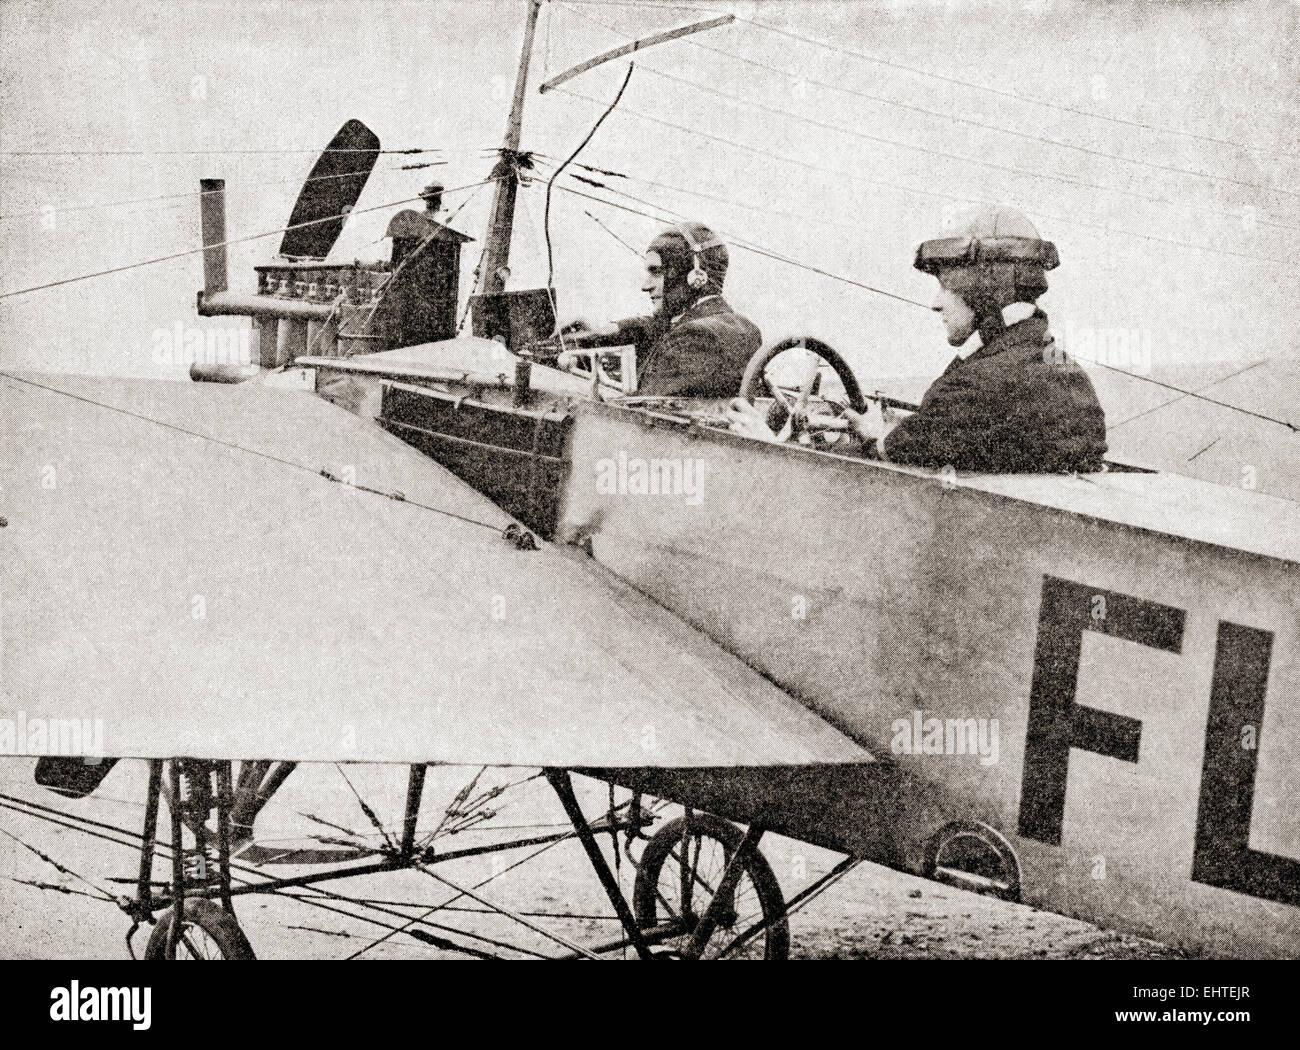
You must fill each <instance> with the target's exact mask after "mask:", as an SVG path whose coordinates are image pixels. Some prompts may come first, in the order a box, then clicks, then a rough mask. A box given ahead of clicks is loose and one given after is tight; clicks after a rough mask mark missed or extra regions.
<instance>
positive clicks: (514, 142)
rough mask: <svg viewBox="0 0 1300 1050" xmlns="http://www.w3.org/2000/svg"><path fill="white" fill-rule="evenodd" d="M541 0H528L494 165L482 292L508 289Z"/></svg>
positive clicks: (483, 260)
mask: <svg viewBox="0 0 1300 1050" xmlns="http://www.w3.org/2000/svg"><path fill="white" fill-rule="evenodd" d="M541 7H542V0H528V20H527V22H526V23H525V25H524V49H523V53H522V54H521V55H520V56H519V72H518V74H517V75H516V76H515V96H514V101H513V102H512V103H511V105H510V119H509V122H508V123H507V124H506V137H505V142H504V143H503V144H502V146H501V156H500V159H499V160H498V161H497V162H496V166H495V167H493V169H492V178H494V179H498V180H499V181H498V182H497V184H496V195H495V197H494V198H493V201H492V218H491V219H490V220H489V222H488V235H487V242H486V244H485V245H484V248H483V259H482V261H481V262H480V264H479V265H480V266H481V267H482V274H483V292H484V293H485V294H488V295H494V294H496V293H498V292H503V291H505V279H504V275H503V274H502V272H501V271H502V270H503V269H504V268H505V267H507V266H509V264H510V237H511V234H512V233H513V231H514V221H515V195H516V193H517V192H518V189H519V169H518V167H517V157H518V154H519V140H520V136H521V134H522V132H523V122H524V93H525V91H526V90H527V88H528V65H529V61H530V59H531V58H532V52H533V34H534V32H535V31H536V29H537V13H538V11H540V10H541Z"/></svg>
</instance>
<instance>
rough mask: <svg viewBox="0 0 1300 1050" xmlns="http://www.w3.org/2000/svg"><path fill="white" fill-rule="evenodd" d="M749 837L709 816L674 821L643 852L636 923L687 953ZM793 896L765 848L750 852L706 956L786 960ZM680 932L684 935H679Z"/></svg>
mask: <svg viewBox="0 0 1300 1050" xmlns="http://www.w3.org/2000/svg"><path fill="white" fill-rule="evenodd" d="M743 837H744V835H743V833H742V832H741V830H740V828H738V827H736V825H734V824H732V823H730V822H728V821H725V820H722V819H721V818H719V817H715V816H712V815H710V814H708V813H692V814H691V815H690V817H689V821H688V819H687V818H683V817H678V818H677V819H676V820H670V821H669V822H668V823H667V824H665V825H664V826H663V827H662V828H660V829H659V831H658V832H656V833H655V835H654V836H653V837H652V838H651V839H650V842H649V844H648V845H647V846H646V848H645V852H644V853H643V854H642V855H641V863H640V866H639V867H638V868H637V874H636V885H635V886H634V888H633V894H632V896H633V902H632V903H633V910H634V912H635V915H636V920H637V922H638V923H639V924H640V926H641V928H642V929H644V930H646V931H647V933H650V932H652V931H658V932H660V933H665V932H666V933H667V934H668V936H665V937H662V938H659V937H656V938H655V941H656V943H657V945H658V948H657V950H658V951H659V952H662V953H664V954H666V955H668V956H669V957H671V956H672V955H674V954H676V953H678V952H680V951H681V950H682V949H684V948H685V947H686V945H687V943H688V942H689V941H690V939H691V934H692V932H693V931H694V930H695V927H696V926H697V925H698V924H699V921H700V918H701V917H702V916H703V915H704V913H705V912H706V911H707V910H708V907H709V904H710V902H711V901H712V900H713V896H714V890H715V888H716V887H717V886H718V883H719V882H720V881H721V879H722V873H723V872H724V871H725V870H726V867H727V863H728V862H729V861H730V860H731V857H732V855H733V854H734V853H735V852H736V850H737V849H738V848H739V846H740V842H741V839H742V838H743ZM784 913H785V898H784V897H783V896H782V895H781V886H780V884H779V883H778V882H777V881H776V876H775V875H774V874H773V873H772V868H771V867H770V866H769V865H768V863H767V861H766V860H764V859H763V856H762V854H760V853H758V852H757V851H755V852H752V853H751V854H750V855H749V859H748V861H747V863H746V864H745V867H744V871H743V873H742V874H741V876H740V881H739V882H738V883H737V885H736V888H735V890H734V892H733V893H732V894H731V898H730V900H728V901H727V902H726V907H725V908H724V910H723V915H722V918H721V920H720V921H719V923H718V927H717V929H716V930H715V931H714V933H713V936H712V937H711V938H710V939H709V941H708V943H707V944H706V945H705V947H704V952H703V954H702V956H701V958H704V959H717V958H727V959H784V958H786V957H787V956H788V955H789V954H790V925H789V922H788V920H787V919H786V918H785V914H784ZM757 923H763V924H764V926H763V928H762V929H761V930H760V931H759V932H758V933H756V934H754V935H753V937H751V938H750V939H749V940H747V941H746V942H745V943H744V944H743V945H739V946H737V945H736V941H737V939H738V938H739V937H740V936H741V935H742V934H744V933H745V932H746V931H748V930H749V929H750V928H751V927H752V926H754V925H755V924H757ZM674 931H676V932H674Z"/></svg>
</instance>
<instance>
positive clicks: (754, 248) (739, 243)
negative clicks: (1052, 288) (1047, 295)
mask: <svg viewBox="0 0 1300 1050" xmlns="http://www.w3.org/2000/svg"><path fill="white" fill-rule="evenodd" d="M560 188H561V189H562V190H564V191H565V192H567V193H571V194H574V195H576V196H579V197H585V198H586V199H587V200H592V201H596V202H597V203H600V204H605V205H607V206H608V207H611V208H618V209H620V210H622V211H627V212H631V213H633V214H634V215H640V216H642V217H644V218H648V219H653V220H655V221H656V222H666V223H671V222H672V220H671V219H669V218H664V217H663V216H662V215H653V214H651V213H649V212H645V211H639V210H638V209H636V208H631V207H628V206H626V205H623V204H618V203H617V202H615V201H610V200H604V199H603V198H601V197H596V196H593V195H592V194H589V193H583V192H581V191H580V190H575V189H571V188H569V187H567V186H562V187H560ZM613 192H618V191H613ZM623 196H627V197H629V198H631V199H633V200H636V199H637V198H632V197H631V195H630V194H623ZM641 203H644V204H646V205H647V206H648V207H652V208H655V207H659V208H660V210H662V211H665V212H668V214H669V215H679V216H680V214H681V213H679V212H673V211H672V210H671V209H668V208H662V207H661V206H659V205H656V204H653V203H651V202H648V201H642V202H641ZM718 232H719V233H721V234H723V235H724V236H727V237H729V238H731V243H733V244H734V245H735V246H736V247H737V248H740V249H741V250H742V251H748V252H752V253H753V254H755V255H764V256H767V257H768V258H771V259H774V260H776V261H778V262H783V263H787V264H789V265H791V266H797V267H799V268H800V269H804V270H808V271H810V272H812V273H817V274H820V275H821V276H823V277H828V278H830V279H831V280H835V281H840V282H842V283H844V284H849V285H853V286H855V287H858V288H862V289H865V290H866V291H870V292H875V293H876V294H877V295H884V296H888V297H889V298H891V299H897V300H898V301H899V302H904V303H910V304H911V305H912V306H919V307H920V308H921V309H923V310H929V309H930V307H928V306H927V305H926V304H925V303H921V302H918V301H917V300H915V299H908V298H907V297H906V296H902V295H896V294H894V293H893V292H887V291H885V290H884V289H881V288H875V287H872V286H871V285H867V284H863V283H862V282H860V281H855V280H853V279H852V278H849V277H845V276H843V275H842V274H837V273H833V272H832V271H830V270H823V269H821V268H819V267H816V266H811V265H809V264H808V263H803V262H800V261H798V260H796V259H791V258H789V257H786V256H781V255H779V254H777V253H775V252H771V251H768V250H766V249H763V248H760V247H757V246H753V245H749V244H746V243H744V242H742V241H740V240H737V239H735V238H734V237H733V236H732V235H730V234H727V232H726V231H725V230H721V231H718ZM1093 363H1094V364H1097V365H1099V366H1100V367H1102V368H1105V369H1107V370H1108V371H1111V372H1116V373H1118V374H1119V375H1122V376H1128V377H1130V378H1131V379H1137V380H1140V381H1142V382H1145V383H1152V384H1154V385H1156V386H1159V387H1163V388H1164V389H1166V390H1172V391H1174V392H1175V393H1178V394H1180V395H1182V396H1183V397H1192V398H1196V399H1198V400H1201V401H1206V402H1208V403H1209V404H1212V405H1217V406H1219V407H1220V408H1226V409H1229V410H1231V411H1233V412H1240V413H1242V414H1243V415H1247V416H1251V417H1253V418H1255V419H1262V420H1264V421H1266V422H1269V423H1277V424H1279V425H1280V426H1284V427H1286V428H1287V429H1288V430H1290V431H1291V432H1292V433H1300V427H1298V426H1297V425H1296V424H1294V423H1291V422H1288V421H1287V420H1285V419H1280V418H1278V417H1276V416H1269V415H1265V414H1263V413H1261V412H1254V411H1252V410H1251V409H1248V408H1242V407H1241V406H1240V405H1231V404H1228V402H1226V401H1218V400H1216V399H1215V398H1212V397H1206V396H1205V395H1203V394H1200V393H1198V392H1197V391H1195V390H1184V389H1183V388H1182V387H1178V386H1174V385H1172V384H1170V383H1165V382H1162V381H1160V380H1158V379H1153V378H1151V377H1150V376H1144V375H1139V374H1138V373H1136V372H1128V371H1125V370H1124V369H1122V368H1116V367H1114V366H1113V365H1107V364H1103V363H1102V362H1100V361H1097V362H1093ZM1243 371H1244V369H1243ZM1224 378H1230V377H1226V376H1225V377H1224ZM1175 400H1176V399H1175Z"/></svg>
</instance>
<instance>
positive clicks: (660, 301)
mask: <svg viewBox="0 0 1300 1050" xmlns="http://www.w3.org/2000/svg"><path fill="white" fill-rule="evenodd" d="M645 274H646V276H645V282H644V283H643V284H642V285H641V291H643V292H645V293H646V294H647V295H649V296H650V302H651V303H652V304H653V305H654V312H655V313H656V314H659V313H663V312H664V309H665V308H664V264H663V260H662V259H661V258H660V257H659V253H658V252H646V253H645Z"/></svg>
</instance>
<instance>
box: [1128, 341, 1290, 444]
mask: <svg viewBox="0 0 1300 1050" xmlns="http://www.w3.org/2000/svg"><path fill="white" fill-rule="evenodd" d="M1268 360H1269V359H1268V358H1267V357H1266V358H1264V359H1263V360H1261V361H1256V362H1255V363H1254V364H1253V365H1247V366H1246V367H1245V368H1238V369H1237V370H1236V371H1235V372H1229V373H1228V374H1227V375H1226V376H1222V377H1221V378H1219V379H1216V380H1214V382H1212V383H1206V384H1205V386H1202V387H1197V388H1196V392H1197V393H1198V394H1200V393H1203V392H1205V391H1206V390H1209V389H1210V388H1211V387H1216V386H1218V385H1219V384H1220V383H1226V382H1227V381H1228V380H1229V379H1234V378H1236V377H1237V376H1239V375H1242V374H1244V373H1246V372H1249V371H1251V370H1252V369H1255V368H1258V367H1259V366H1260V365H1264V364H1268ZM1183 396H1184V395H1182V394H1180V395H1179V396H1178V397H1171V398H1170V399H1169V400H1168V401H1161V402H1160V404H1158V405H1153V406H1151V407H1150V408H1144V409H1143V410H1142V411H1141V412H1135V413H1134V414H1133V415H1131V416H1126V417H1125V418H1124V419H1121V420H1120V421H1119V422H1118V423H1112V424H1111V425H1110V426H1108V427H1107V428H1106V429H1107V430H1118V429H1119V428H1120V427H1122V426H1123V425H1124V424H1125V423H1132V422H1133V420H1135V419H1141V418H1142V417H1143V416H1149V415H1151V413H1152V412H1159V411H1160V410H1161V409H1162V408H1165V407H1167V406H1169V405H1172V404H1173V403H1174V402H1175V401H1181V400H1182V399H1183ZM1202 451H1204V449H1202Z"/></svg>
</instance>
